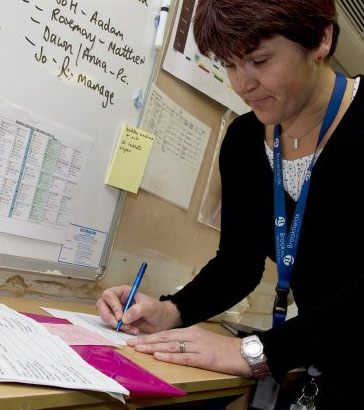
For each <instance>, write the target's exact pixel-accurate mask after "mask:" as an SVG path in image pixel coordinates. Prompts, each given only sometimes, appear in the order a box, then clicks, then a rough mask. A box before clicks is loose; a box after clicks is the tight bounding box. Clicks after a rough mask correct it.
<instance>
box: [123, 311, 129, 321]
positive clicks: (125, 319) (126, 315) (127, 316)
mask: <svg viewBox="0 0 364 410" xmlns="http://www.w3.org/2000/svg"><path fill="white" fill-rule="evenodd" d="M129 320H130V317H129V315H128V314H127V313H125V315H124V317H123V322H124V323H125V322H129Z"/></svg>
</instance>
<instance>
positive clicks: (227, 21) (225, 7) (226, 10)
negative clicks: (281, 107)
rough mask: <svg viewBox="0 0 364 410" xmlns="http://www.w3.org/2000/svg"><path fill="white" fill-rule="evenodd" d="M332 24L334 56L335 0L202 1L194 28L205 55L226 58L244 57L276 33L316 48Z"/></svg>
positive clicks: (335, 38) (198, 7)
mask: <svg viewBox="0 0 364 410" xmlns="http://www.w3.org/2000/svg"><path fill="white" fill-rule="evenodd" d="M330 24H332V25H333V40H332V46H331V50H330V53H329V56H331V55H332V54H334V52H335V49H336V44H337V38H338V35H339V26H338V24H337V13H336V8H335V2H334V0H199V3H198V5H197V9H196V14H195V17H194V25H193V31H194V36H195V40H196V43H197V46H198V47H199V50H200V52H201V53H202V54H203V55H206V56H209V57H212V56H214V57H216V58H217V59H219V60H221V61H225V60H227V59H229V58H232V57H234V56H237V57H240V58H242V57H243V56H244V54H246V53H250V52H252V51H254V50H255V49H256V48H257V47H258V46H259V44H260V42H261V41H262V40H265V39H269V38H271V37H273V36H274V35H282V36H284V37H286V38H287V39H289V40H291V41H294V42H296V43H298V44H300V45H301V46H302V47H303V48H304V49H306V50H314V49H315V48H317V47H318V46H319V45H320V43H321V41H322V37H323V34H324V30H325V28H326V27H328V26H329V25H330Z"/></svg>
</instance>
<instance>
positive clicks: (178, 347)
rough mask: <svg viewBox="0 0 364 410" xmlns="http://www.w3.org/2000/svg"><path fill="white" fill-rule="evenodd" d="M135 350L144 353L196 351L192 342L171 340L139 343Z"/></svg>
mask: <svg viewBox="0 0 364 410" xmlns="http://www.w3.org/2000/svg"><path fill="white" fill-rule="evenodd" d="M135 350H137V351H138V352H142V353H148V354H153V353H156V352H158V353H179V354H181V353H185V352H189V353H194V351H193V348H192V344H188V343H186V342H179V341H171V342H167V343H153V344H142V343H141V344H139V343H138V344H137V345H135Z"/></svg>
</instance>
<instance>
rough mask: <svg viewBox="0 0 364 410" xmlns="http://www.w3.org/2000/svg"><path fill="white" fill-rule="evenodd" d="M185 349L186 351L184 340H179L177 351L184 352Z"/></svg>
mask: <svg viewBox="0 0 364 410" xmlns="http://www.w3.org/2000/svg"><path fill="white" fill-rule="evenodd" d="M185 351H186V346H185V342H179V352H180V353H185Z"/></svg>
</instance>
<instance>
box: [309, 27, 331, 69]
mask: <svg viewBox="0 0 364 410" xmlns="http://www.w3.org/2000/svg"><path fill="white" fill-rule="evenodd" d="M333 31H334V28H333V25H332V24H329V25H328V26H327V27H326V28H325V30H324V34H323V35H322V40H321V43H320V45H319V46H318V47H317V48H316V49H315V50H314V51H313V58H314V60H315V61H316V62H317V63H319V62H320V61H324V60H325V58H326V57H327V56H328V55H329V53H330V50H331V44H332V35H333Z"/></svg>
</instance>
